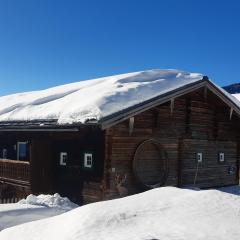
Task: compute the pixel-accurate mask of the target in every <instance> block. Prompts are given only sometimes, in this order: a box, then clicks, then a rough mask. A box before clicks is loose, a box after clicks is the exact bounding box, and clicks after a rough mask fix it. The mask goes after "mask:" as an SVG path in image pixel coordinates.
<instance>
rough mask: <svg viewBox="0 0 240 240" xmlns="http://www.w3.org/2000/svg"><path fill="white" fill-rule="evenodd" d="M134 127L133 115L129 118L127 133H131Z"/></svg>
mask: <svg viewBox="0 0 240 240" xmlns="http://www.w3.org/2000/svg"><path fill="white" fill-rule="evenodd" d="M133 128H134V117H130V118H129V135H132V133H133Z"/></svg>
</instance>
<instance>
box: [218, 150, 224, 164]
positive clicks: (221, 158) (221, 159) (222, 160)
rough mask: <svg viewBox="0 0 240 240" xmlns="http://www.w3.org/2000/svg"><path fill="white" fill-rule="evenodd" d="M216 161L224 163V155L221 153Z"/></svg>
mask: <svg viewBox="0 0 240 240" xmlns="http://www.w3.org/2000/svg"><path fill="white" fill-rule="evenodd" d="M218 161H219V162H225V154H224V153H222V152H221V153H219V154H218Z"/></svg>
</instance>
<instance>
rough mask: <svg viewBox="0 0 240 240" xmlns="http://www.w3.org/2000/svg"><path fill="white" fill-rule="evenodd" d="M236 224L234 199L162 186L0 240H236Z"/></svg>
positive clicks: (239, 205)
mask: <svg viewBox="0 0 240 240" xmlns="http://www.w3.org/2000/svg"><path fill="white" fill-rule="evenodd" d="M234 189H237V188H236V187H235V188H234ZM230 192H233V193H234V191H233V189H231V191H230ZM239 226H240V196H237V195H235V194H229V193H225V192H222V191H219V190H205V191H194V190H189V189H178V188H174V187H164V188H158V189H154V190H151V191H147V192H144V193H141V194H137V195H133V196H130V197H126V198H122V199H116V200H112V201H106V202H98V203H94V204H89V205H85V206H83V207H79V208H76V209H74V210H71V211H69V212H67V213H64V214H61V215H58V216H55V217H51V218H46V219H43V220H39V221H34V222H30V223H26V224H23V225H18V226H16V227H13V228H8V229H5V230H3V231H2V232H1V233H0V239H1V240H12V239H13V240H15V239H18V240H40V239H43V240H52V239H58V240H63V239H64V240H79V239H81V240H96V239H98V240H113V239H114V240H128V239H129V240H130V239H131V240H154V239H155V240H193V239H194V240H200V239H201V240H206V239H207V240H215V239H216V240H228V239H229V240H239V239H240V227H239Z"/></svg>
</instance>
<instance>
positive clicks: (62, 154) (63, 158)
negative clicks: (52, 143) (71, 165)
mask: <svg viewBox="0 0 240 240" xmlns="http://www.w3.org/2000/svg"><path fill="white" fill-rule="evenodd" d="M67 158H68V154H67V153H66V152H60V162H59V164H60V165H61V166H66V165H67Z"/></svg>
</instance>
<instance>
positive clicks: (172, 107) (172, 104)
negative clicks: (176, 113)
mask: <svg viewBox="0 0 240 240" xmlns="http://www.w3.org/2000/svg"><path fill="white" fill-rule="evenodd" d="M174 100H175V99H174V98H172V99H171V104H170V109H171V115H172V114H173V110H174Z"/></svg>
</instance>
